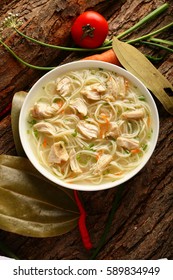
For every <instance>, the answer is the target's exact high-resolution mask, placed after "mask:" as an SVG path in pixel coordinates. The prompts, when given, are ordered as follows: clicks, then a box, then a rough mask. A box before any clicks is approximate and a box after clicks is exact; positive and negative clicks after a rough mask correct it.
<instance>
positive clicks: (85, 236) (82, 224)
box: [74, 190, 92, 250]
mask: <svg viewBox="0 0 173 280" xmlns="http://www.w3.org/2000/svg"><path fill="white" fill-rule="evenodd" d="M74 197H75V200H76V204H77V206H78V209H79V211H80V217H79V221H78V225H79V231H80V234H81V238H82V242H83V244H84V247H85V248H86V249H87V250H90V249H91V248H92V243H91V241H90V236H89V233H88V230H87V227H86V216H87V215H86V212H85V209H84V208H83V205H82V203H81V201H80V199H79V196H78V192H77V190H74Z"/></svg>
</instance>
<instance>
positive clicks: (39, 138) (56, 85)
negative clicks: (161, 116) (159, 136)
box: [28, 68, 152, 184]
mask: <svg viewBox="0 0 173 280" xmlns="http://www.w3.org/2000/svg"><path fill="white" fill-rule="evenodd" d="M43 92H44V93H43V94H42V95H41V96H39V98H38V100H37V101H36V102H35V103H34V104H33V106H32V107H31V108H30V112H29V115H28V136H29V138H30V141H31V142H32V146H33V149H34V152H35V153H36V155H37V158H38V159H39V161H40V162H41V164H42V165H43V166H44V167H46V168H47V169H48V170H50V171H51V172H52V173H53V174H55V175H56V176H57V177H58V178H59V179H61V180H64V181H65V182H68V183H80V184H81V183H83V184H89V183H91V184H93V183H94V184H100V183H105V182H112V181H115V180H118V179H119V178H122V177H123V176H124V175H125V174H127V173H128V172H130V171H131V170H133V169H134V168H135V167H137V166H138V165H139V164H140V162H141V161H142V159H143V157H144V155H145V153H146V151H147V149H148V147H149V145H150V137H151V134H152V122H151V112H150V107H149V105H148V103H147V100H146V99H145V97H144V96H142V95H141V94H140V92H139V90H138V88H136V87H135V86H133V85H132V84H131V82H130V81H128V80H127V79H126V78H124V77H123V76H120V75H118V74H116V73H114V72H111V71H107V70H103V69H98V68H92V69H83V70H80V71H79V70H78V71H71V72H68V73H66V74H63V75H61V76H59V77H57V79H56V80H54V81H50V82H49V83H47V84H46V86H45V87H44V88H43Z"/></svg>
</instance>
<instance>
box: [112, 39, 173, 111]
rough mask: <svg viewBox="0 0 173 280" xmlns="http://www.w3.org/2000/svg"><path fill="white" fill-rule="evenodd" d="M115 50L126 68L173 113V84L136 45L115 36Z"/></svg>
mask: <svg viewBox="0 0 173 280" xmlns="http://www.w3.org/2000/svg"><path fill="white" fill-rule="evenodd" d="M112 46H113V50H114V52H115V53H116V56H117V57H118V60H119V61H120V63H121V64H122V66H124V68H125V69H126V70H128V71H129V72H131V73H132V74H133V75H135V76H136V77H137V78H138V79H139V80H141V82H143V84H144V85H145V86H146V87H147V88H148V89H149V90H150V91H151V92H152V93H153V94H154V95H155V96H156V97H157V98H158V100H159V101H160V102H161V103H162V105H163V106H164V108H165V109H166V110H167V111H168V112H169V113H170V114H172V115H173V86H172V85H171V83H170V82H169V81H168V80H167V79H166V78H165V77H164V76H163V75H162V74H161V73H160V72H159V70H158V69H156V68H155V67H154V65H153V64H152V63H151V62H150V61H149V60H148V59H147V58H146V57H145V56H144V55H143V54H142V53H141V52H140V51H139V50H137V49H136V48H135V47H134V46H131V45H130V44H127V43H124V42H122V41H120V40H118V39H117V38H116V37H114V38H113V44H112ZM170 93H171V94H170Z"/></svg>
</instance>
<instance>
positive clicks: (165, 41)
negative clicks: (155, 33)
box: [149, 38, 173, 46]
mask: <svg viewBox="0 0 173 280" xmlns="http://www.w3.org/2000/svg"><path fill="white" fill-rule="evenodd" d="M149 41H151V42H154V43H161V44H165V45H168V46H173V42H172V41H169V40H163V39H159V38H150V39H149Z"/></svg>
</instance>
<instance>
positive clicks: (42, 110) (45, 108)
mask: <svg viewBox="0 0 173 280" xmlns="http://www.w3.org/2000/svg"><path fill="white" fill-rule="evenodd" d="M59 108H60V106H59V105H58V104H56V103H53V104H52V105H47V104H46V103H36V104H34V106H33V108H32V109H31V115H32V116H33V118H35V119H40V120H41V119H48V118H51V117H53V116H54V115H55V114H56V113H57V111H58V110H59Z"/></svg>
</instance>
